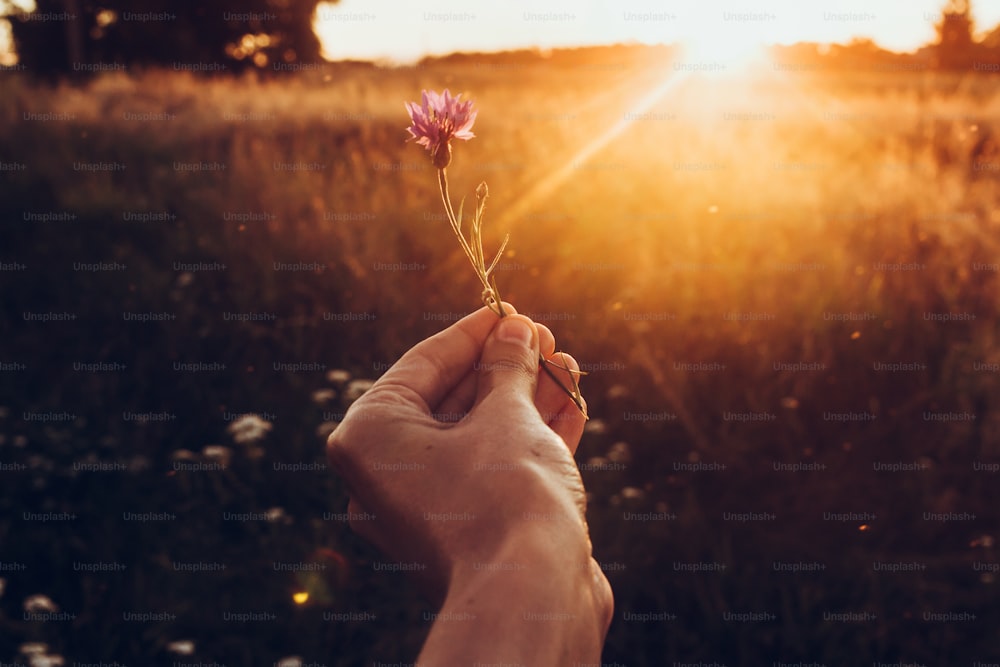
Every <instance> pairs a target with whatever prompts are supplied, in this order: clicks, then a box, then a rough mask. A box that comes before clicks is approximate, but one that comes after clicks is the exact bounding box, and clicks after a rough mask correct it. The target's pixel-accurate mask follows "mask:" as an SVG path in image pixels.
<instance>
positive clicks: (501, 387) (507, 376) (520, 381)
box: [476, 315, 538, 407]
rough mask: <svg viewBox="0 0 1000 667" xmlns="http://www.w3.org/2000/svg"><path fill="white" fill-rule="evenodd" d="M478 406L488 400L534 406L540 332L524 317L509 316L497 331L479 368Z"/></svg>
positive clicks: (492, 335) (477, 367) (487, 341)
mask: <svg viewBox="0 0 1000 667" xmlns="http://www.w3.org/2000/svg"><path fill="white" fill-rule="evenodd" d="M476 370H477V371H478V372H479V381H478V382H477V391H476V404H477V405H478V404H479V403H481V402H482V401H484V400H485V399H486V398H487V397H490V400H491V401H500V402H502V403H503V405H504V406H510V407H517V404H520V405H521V406H531V405H533V400H534V396H535V384H536V382H537V381H538V329H536V328H535V323H534V322H532V321H531V320H530V319H528V318H527V317H525V316H524V315H507V316H506V317H503V318H501V319H500V322H499V323H497V325H496V326H495V327H494V328H493V331H492V333H490V335H489V337H488V338H487V339H486V343H485V345H484V346H483V354H482V357H481V358H480V362H479V364H478V365H477V366H476Z"/></svg>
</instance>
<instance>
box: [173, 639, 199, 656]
mask: <svg viewBox="0 0 1000 667" xmlns="http://www.w3.org/2000/svg"><path fill="white" fill-rule="evenodd" d="M167 650H168V651H170V652H171V653H176V654H177V655H191V654H192V653H194V642H193V641H191V640H190V639H178V640H177V641H172V642H170V643H169V644H167Z"/></svg>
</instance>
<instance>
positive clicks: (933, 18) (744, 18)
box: [315, 0, 1000, 63]
mask: <svg viewBox="0 0 1000 667" xmlns="http://www.w3.org/2000/svg"><path fill="white" fill-rule="evenodd" d="M944 4H945V2H944V0H835V1H833V2H808V1H803V0H757V1H756V2H753V3H748V2H746V1H745V0H695V1H694V2H692V1H690V0H685V1H684V2H679V1H677V0H660V1H659V2H657V1H655V0H620V1H616V0H507V1H506V2H503V3H492V2H490V3H487V2H482V1H479V2H475V1H470V0H425V1H423V2H419V3H414V2H405V1H404V0H340V1H339V2H338V3H336V4H329V3H321V4H320V6H319V7H318V9H317V13H316V22H315V26H316V32H317V34H318V35H319V36H320V39H321V41H322V42H323V46H324V54H325V55H326V57H328V58H329V59H331V60H341V59H357V60H386V61H391V62H395V63H412V62H414V61H416V60H419V59H420V58H421V57H423V56H427V55H444V54H447V53H453V52H456V51H487V52H488V51H502V50H508V49H518V48H526V47H528V48H530V47H540V48H556V47H570V46H584V45H599V44H615V43H628V42H640V43H646V44H657V43H676V42H684V41H690V40H695V41H697V42H698V45H699V46H700V47H701V50H702V51H703V52H705V53H706V54H710V53H711V51H712V45H713V44H717V45H718V50H719V52H720V53H723V54H724V53H725V52H726V51H727V49H730V48H731V46H732V45H733V44H738V45H744V46H759V45H765V44H792V43H795V42H820V43H845V42H848V41H850V40H851V39H852V38H856V37H858V38H870V39H873V40H874V41H875V42H876V43H878V44H879V45H880V46H881V47H883V48H886V49H889V50H893V51H901V52H907V51H914V50H916V49H917V48H919V47H920V46H922V45H924V44H927V43H929V42H932V41H933V40H934V39H935V35H936V33H935V30H934V24H935V23H936V22H937V21H938V20H939V18H940V16H941V9H942V7H943V6H944ZM972 13H973V18H974V19H975V21H976V30H977V32H985V31H988V30H990V29H992V28H993V27H995V26H996V25H997V24H1000V0H988V1H987V0H979V1H978V2H976V1H975V0H973V3H972Z"/></svg>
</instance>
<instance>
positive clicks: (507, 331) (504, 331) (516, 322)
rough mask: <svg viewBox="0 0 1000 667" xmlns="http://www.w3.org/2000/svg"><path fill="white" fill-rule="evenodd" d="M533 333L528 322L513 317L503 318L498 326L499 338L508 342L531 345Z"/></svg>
mask: <svg viewBox="0 0 1000 667" xmlns="http://www.w3.org/2000/svg"><path fill="white" fill-rule="evenodd" d="M533 333H534V332H532V331H531V327H530V325H529V324H528V323H527V322H525V321H524V320H521V319H515V318H513V317H505V318H503V320H501V321H500V324H499V325H498V327H497V339H498V340H502V341H505V342H508V343H520V344H522V345H526V346H530V345H531V337H532V335H533Z"/></svg>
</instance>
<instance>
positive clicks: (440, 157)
mask: <svg viewBox="0 0 1000 667" xmlns="http://www.w3.org/2000/svg"><path fill="white" fill-rule="evenodd" d="M433 160H434V166H435V167H437V168H438V169H444V168H445V167H447V166H448V165H449V164H451V142H450V141H445V142H443V143H440V144H438V147H437V149H436V150H435V151H434V156H433Z"/></svg>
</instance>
